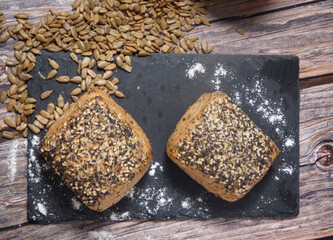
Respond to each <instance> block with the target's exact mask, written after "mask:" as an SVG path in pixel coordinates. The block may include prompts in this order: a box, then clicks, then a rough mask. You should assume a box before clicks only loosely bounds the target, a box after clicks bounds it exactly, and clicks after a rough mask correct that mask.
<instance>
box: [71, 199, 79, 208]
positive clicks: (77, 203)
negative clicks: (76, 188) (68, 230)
mask: <svg viewBox="0 0 333 240" xmlns="http://www.w3.org/2000/svg"><path fill="white" fill-rule="evenodd" d="M72 204H73V207H74V209H76V210H79V209H80V208H81V203H80V201H78V200H77V199H76V198H74V197H73V198H72Z"/></svg>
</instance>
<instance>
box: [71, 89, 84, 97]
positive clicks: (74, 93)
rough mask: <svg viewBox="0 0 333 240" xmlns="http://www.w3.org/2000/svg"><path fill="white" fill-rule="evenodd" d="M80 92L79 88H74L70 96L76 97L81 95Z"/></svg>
mask: <svg viewBox="0 0 333 240" xmlns="http://www.w3.org/2000/svg"><path fill="white" fill-rule="evenodd" d="M81 92H82V90H81V88H75V89H74V90H73V91H72V92H71V95H74V96H76V95H79V94H81Z"/></svg>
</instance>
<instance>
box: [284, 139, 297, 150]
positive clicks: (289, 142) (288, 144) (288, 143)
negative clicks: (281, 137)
mask: <svg viewBox="0 0 333 240" xmlns="http://www.w3.org/2000/svg"><path fill="white" fill-rule="evenodd" d="M284 145H285V146H286V147H288V148H290V147H293V146H295V141H294V139H292V138H287V139H286V141H285V143H284Z"/></svg>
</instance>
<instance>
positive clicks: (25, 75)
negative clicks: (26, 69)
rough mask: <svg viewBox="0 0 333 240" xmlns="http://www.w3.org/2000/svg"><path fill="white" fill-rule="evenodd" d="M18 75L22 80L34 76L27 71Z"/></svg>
mask: <svg viewBox="0 0 333 240" xmlns="http://www.w3.org/2000/svg"><path fill="white" fill-rule="evenodd" d="M18 77H19V79H20V80H22V81H28V80H29V79H31V78H32V76H31V75H30V74H27V73H21V74H19V76H18Z"/></svg>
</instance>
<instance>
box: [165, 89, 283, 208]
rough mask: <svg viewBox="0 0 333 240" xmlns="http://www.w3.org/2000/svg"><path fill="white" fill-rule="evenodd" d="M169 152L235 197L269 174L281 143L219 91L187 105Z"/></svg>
mask: <svg viewBox="0 0 333 240" xmlns="http://www.w3.org/2000/svg"><path fill="white" fill-rule="evenodd" d="M167 154H168V156H169V157H170V158H171V159H172V160H173V161H174V162H175V163H176V164H177V165H178V166H179V167H180V168H181V169H183V170H184V171H185V172H186V173H187V174H188V175H189V176H190V177H192V178H193V179H194V180H195V181H197V182H198V183H199V184H201V185H202V186H203V187H205V188H206V189H207V190H208V191H209V192H212V193H214V194H215V195H217V196H219V197H221V198H222V199H224V200H226V201H229V202H234V201H236V200H238V199H240V198H242V197H243V196H244V195H245V194H247V193H248V192H249V191H250V190H251V189H252V187H253V186H254V185H255V184H257V183H258V182H259V181H260V180H261V179H262V178H263V177H264V175H265V174H266V173H267V171H268V169H269V167H270V166H271V164H272V163H273V161H274V159H275V158H276V157H277V156H278V154H279V149H278V147H277V146H276V145H275V143H274V142H273V141H272V140H271V139H270V138H269V137H268V136H267V135H265V133H264V132H263V131H262V130H261V129H259V128H258V127H257V126H256V125H255V123H254V122H253V121H252V120H251V119H250V118H249V117H248V116H247V115H246V114H245V113H244V112H243V111H242V110H241V109H240V108H239V107H238V106H237V105H236V104H235V103H234V102H233V101H232V100H231V99H230V97H228V96H227V95H226V94H225V93H222V92H219V91H217V92H213V93H205V94H203V95H202V96H201V97H200V98H199V99H198V100H197V101H196V102H195V103H194V104H193V105H192V106H190V107H189V108H188V109H187V111H186V113H185V114H184V116H183V117H182V118H181V120H180V121H179V122H178V124H177V126H176V129H175V130H174V132H173V133H172V135H171V136H170V138H169V140H168V143H167Z"/></svg>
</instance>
